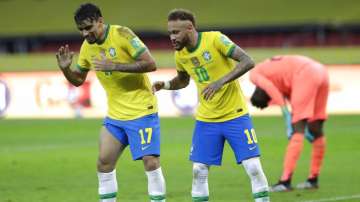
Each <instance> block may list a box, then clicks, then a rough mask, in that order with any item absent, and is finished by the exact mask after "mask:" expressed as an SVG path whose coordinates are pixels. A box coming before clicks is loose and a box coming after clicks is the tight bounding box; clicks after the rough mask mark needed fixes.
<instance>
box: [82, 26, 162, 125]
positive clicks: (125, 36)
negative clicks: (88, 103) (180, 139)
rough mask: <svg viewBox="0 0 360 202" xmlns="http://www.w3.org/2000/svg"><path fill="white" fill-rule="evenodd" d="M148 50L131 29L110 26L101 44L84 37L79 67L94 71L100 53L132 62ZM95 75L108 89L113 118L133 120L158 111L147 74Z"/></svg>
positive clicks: (115, 59) (109, 110)
mask: <svg viewBox="0 0 360 202" xmlns="http://www.w3.org/2000/svg"><path fill="white" fill-rule="evenodd" d="M146 49H147V48H146V46H145V45H144V44H143V42H142V41H141V40H140V39H139V38H138V37H137V36H136V35H135V34H134V33H133V32H132V31H131V30H130V29H129V28H127V27H123V26H118V25H107V29H106V38H105V39H104V40H103V41H102V42H101V43H96V44H89V43H88V42H87V41H86V40H84V42H83V44H82V46H81V49H80V55H79V59H78V63H77V67H78V68H79V69H80V70H81V71H89V70H91V69H92V68H93V65H92V64H91V63H92V58H94V57H95V58H100V53H105V56H106V57H107V58H109V59H111V60H112V61H114V62H118V63H133V62H134V61H135V60H136V58H137V57H138V56H139V55H140V54H142V53H143V52H144V51H145V50H146ZM96 76H97V78H98V79H99V81H100V83H101V85H102V86H103V88H104V89H105V91H106V95H107V102H108V116H109V117H110V118H112V119H118V120H132V119H136V118H139V117H142V116H145V115H148V114H152V113H155V112H157V101H156V97H155V96H154V95H153V94H152V90H151V83H150V81H149V78H148V77H147V75H146V74H145V73H125V72H118V71H112V72H103V71H96Z"/></svg>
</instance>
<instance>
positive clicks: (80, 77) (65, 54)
mask: <svg viewBox="0 0 360 202" xmlns="http://www.w3.org/2000/svg"><path fill="white" fill-rule="evenodd" d="M73 56H74V52H71V51H70V49H69V46H68V45H67V44H66V45H65V46H61V47H60V48H59V50H58V52H57V53H56V59H57V63H58V66H59V67H60V70H61V71H62V72H63V74H64V76H65V78H66V79H67V80H68V81H69V82H70V83H71V84H73V85H74V86H81V85H82V84H83V83H84V81H85V80H86V76H87V72H80V71H76V70H75V71H74V70H72V69H71V68H70V66H71V63H72V58H73Z"/></svg>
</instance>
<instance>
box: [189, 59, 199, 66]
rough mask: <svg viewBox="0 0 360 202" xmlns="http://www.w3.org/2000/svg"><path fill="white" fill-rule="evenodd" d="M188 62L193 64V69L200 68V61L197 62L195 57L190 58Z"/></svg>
mask: <svg viewBox="0 0 360 202" xmlns="http://www.w3.org/2000/svg"><path fill="white" fill-rule="evenodd" d="M190 60H191V62H192V63H193V65H194V66H195V67H198V66H200V61H199V59H198V58H197V57H192V58H191V59H190Z"/></svg>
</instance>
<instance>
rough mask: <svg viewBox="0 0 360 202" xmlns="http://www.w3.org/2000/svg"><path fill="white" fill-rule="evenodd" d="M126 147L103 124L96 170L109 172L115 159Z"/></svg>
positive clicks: (113, 165) (114, 163)
mask: <svg viewBox="0 0 360 202" xmlns="http://www.w3.org/2000/svg"><path fill="white" fill-rule="evenodd" d="M125 148H126V145H123V144H122V143H121V142H120V141H119V140H117V139H116V138H115V137H114V136H113V135H112V134H111V133H110V132H109V131H108V130H107V129H106V128H105V127H104V126H103V127H102V128H101V131H100V138H99V158H98V166H97V167H98V171H100V172H111V171H112V170H114V169H115V166H116V162H117V159H118V158H119V157H120V155H121V153H122V152H123V151H124V149H125Z"/></svg>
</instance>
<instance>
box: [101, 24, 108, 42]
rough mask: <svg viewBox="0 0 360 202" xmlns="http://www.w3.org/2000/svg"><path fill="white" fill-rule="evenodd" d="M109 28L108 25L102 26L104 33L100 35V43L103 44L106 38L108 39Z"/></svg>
mask: <svg viewBox="0 0 360 202" xmlns="http://www.w3.org/2000/svg"><path fill="white" fill-rule="evenodd" d="M108 26H109V25H107V24H103V26H102V31H101V33H100V40H99V43H100V44H101V43H103V42H104V41H105V38H106V30H107V29H108Z"/></svg>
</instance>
